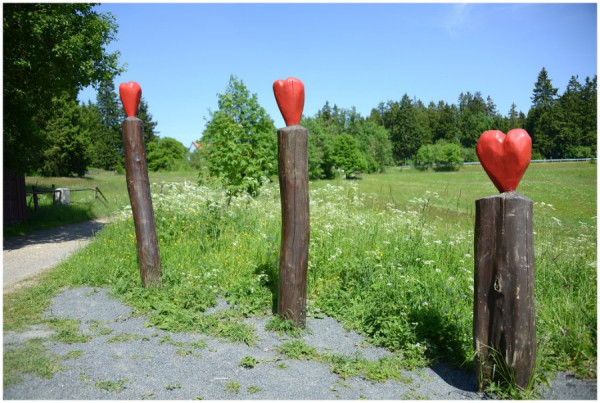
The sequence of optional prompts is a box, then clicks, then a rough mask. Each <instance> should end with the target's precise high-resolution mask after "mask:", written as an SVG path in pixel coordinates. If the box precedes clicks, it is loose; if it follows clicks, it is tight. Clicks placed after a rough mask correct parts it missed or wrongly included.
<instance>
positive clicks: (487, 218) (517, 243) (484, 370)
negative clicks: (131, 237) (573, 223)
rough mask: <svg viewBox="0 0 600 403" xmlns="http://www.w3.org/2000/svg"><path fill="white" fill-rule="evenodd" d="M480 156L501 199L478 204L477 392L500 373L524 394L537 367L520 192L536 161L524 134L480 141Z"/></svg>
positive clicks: (526, 214)
mask: <svg viewBox="0 0 600 403" xmlns="http://www.w3.org/2000/svg"><path fill="white" fill-rule="evenodd" d="M476 152H477V155H478V157H479V160H480V161H481V165H482V166H483V168H484V170H485V171H486V173H487V174H488V176H489V177H490V179H491V180H492V182H493V183H494V185H495V186H496V188H498V190H499V191H500V192H501V193H500V194H499V195H495V196H489V197H484V198H481V199H479V200H477V201H476V203H475V292H474V293H475V303H474V311H473V338H474V347H475V351H476V357H475V367H476V371H477V374H478V377H479V389H480V390H483V389H485V388H486V387H487V386H489V384H490V382H491V381H492V380H494V379H495V378H498V376H499V375H500V374H501V375H502V376H503V377H504V379H513V380H514V382H515V383H516V385H517V386H518V387H520V388H523V389H525V388H526V387H527V386H528V384H529V382H530V380H531V378H532V375H533V370H534V367H535V360H536V336H535V305H534V283H535V262H534V253H533V202H532V201H531V200H530V199H528V198H527V197H525V196H523V195H521V194H520V193H518V192H516V189H517V186H518V185H519V181H520V180H521V178H522V177H523V174H524V173H525V170H526V169H527V166H528V165H529V161H530V160H531V138H530V137H529V135H528V134H527V132H526V131H525V130H523V129H513V130H511V131H509V132H508V134H507V135H506V136H505V135H504V133H502V132H500V131H498V130H490V131H487V132H485V133H483V134H482V135H481V137H480V138H479V141H478V142H477V147H476Z"/></svg>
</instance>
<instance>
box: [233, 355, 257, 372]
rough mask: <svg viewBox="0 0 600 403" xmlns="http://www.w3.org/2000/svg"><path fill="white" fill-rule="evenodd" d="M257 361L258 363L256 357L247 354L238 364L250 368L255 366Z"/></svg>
mask: <svg viewBox="0 0 600 403" xmlns="http://www.w3.org/2000/svg"><path fill="white" fill-rule="evenodd" d="M258 363H259V361H258V360H257V359H256V358H254V357H251V356H249V355H247V356H245V357H243V358H242V359H241V360H240V363H239V364H238V365H239V366H240V367H244V368H248V369H250V368H254V367H255V366H257V365H258Z"/></svg>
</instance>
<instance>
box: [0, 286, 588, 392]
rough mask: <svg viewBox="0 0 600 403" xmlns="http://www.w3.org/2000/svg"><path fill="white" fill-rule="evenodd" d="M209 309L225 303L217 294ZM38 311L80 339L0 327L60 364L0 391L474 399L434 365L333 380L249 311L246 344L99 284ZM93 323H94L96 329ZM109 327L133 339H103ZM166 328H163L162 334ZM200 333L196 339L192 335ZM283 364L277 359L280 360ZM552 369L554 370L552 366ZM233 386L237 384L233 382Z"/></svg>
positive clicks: (372, 351)
mask: <svg viewBox="0 0 600 403" xmlns="http://www.w3.org/2000/svg"><path fill="white" fill-rule="evenodd" d="M216 309H227V305H226V303H225V302H224V301H221V302H220V304H219V305H218V307H217V308H216ZM44 316H45V317H47V318H69V319H76V320H78V321H79V326H80V329H81V331H82V332H83V334H86V335H89V336H91V339H90V340H89V341H87V342H84V343H72V344H66V343H62V342H57V341H52V340H50V339H49V337H50V336H51V335H52V332H51V331H50V330H49V329H48V328H45V327H44V326H37V327H35V328H32V329H29V330H28V331H25V332H20V333H17V332H6V333H4V349H5V350H8V349H12V348H17V347H18V346H20V345H22V344H23V343H24V342H25V341H27V340H29V339H32V338H44V339H45V340H46V341H45V342H44V345H45V346H46V347H47V348H48V350H49V351H50V352H52V353H53V354H56V355H58V356H61V357H64V356H65V355H66V354H67V353H69V352H72V351H79V352H80V353H79V356H78V357H76V358H75V357H74V358H68V359H63V360H62V361H61V365H62V366H63V369H62V370H61V371H58V372H56V373H55V374H54V376H53V377H52V378H50V379H42V378H38V377H36V376H33V375H29V374H27V375H25V376H24V379H23V381H22V382H20V383H17V384H12V385H10V386H8V387H7V388H5V389H4V394H3V397H4V399H36V400H46V399H48V400H57V399H85V400H88V399H110V400H122V399H136V400H140V399H161V400H171V399H186V400H190V399H195V398H203V399H208V400H218V399H226V400H233V399H261V400H265V399H267V400H279V399H286V400H295V399H303V400H317V399H318V400H323V399H326V400H337V399H344V400H354V399H368V400H382V399H395V400H397V399H411V400H415V399H435V400H443V399H454V400H457V399H461V400H462V399H484V398H486V396H485V395H483V394H479V393H477V392H476V387H477V385H476V379H475V375H474V373H472V372H467V371H462V370H459V369H455V368H452V367H449V366H445V365H442V364H437V365H435V366H434V367H433V368H424V369H421V370H417V371H414V372H406V373H405V374H404V375H405V376H406V378H407V381H393V380H388V381H386V382H383V383H373V382H369V381H366V380H364V379H361V378H358V377H355V378H350V379H346V380H343V379H342V378H340V377H339V376H337V375H336V374H334V373H332V372H331V371H330V368H329V366H328V365H327V364H322V363H319V362H316V361H305V360H294V359H287V358H285V357H283V356H282V355H281V354H280V353H278V352H277V346H279V345H281V344H282V343H284V342H286V341H289V340H291V338H289V337H286V336H279V335H278V334H277V333H274V332H266V331H265V330H264V327H265V324H266V323H267V321H268V319H269V318H249V319H247V323H248V324H251V325H252V326H253V327H254V330H255V332H256V334H257V336H258V339H259V340H258V343H257V345H256V346H254V347H248V346H247V345H245V344H240V343H228V342H225V341H223V340H222V339H215V338H212V337H209V336H206V335H202V334H194V333H184V334H182V333H169V332H166V331H163V330H160V329H156V328H153V327H151V326H148V325H147V324H146V323H147V319H146V318H145V317H143V316H137V317H136V316H132V310H131V308H129V307H127V306H125V305H123V304H122V303H120V302H118V301H117V300H115V299H114V298H112V297H110V296H109V295H108V290H107V289H104V288H74V289H67V290H64V291H63V292H61V293H60V294H58V295H57V296H56V297H54V298H53V300H52V304H51V306H50V308H49V309H48V310H47V311H46V312H45V313H44ZM308 328H309V329H310V333H309V334H305V335H304V336H303V337H302V340H303V341H304V342H305V343H306V344H308V345H310V346H313V347H315V348H316V349H317V351H319V352H328V353H338V354H343V355H346V356H357V355H358V356H362V357H364V358H366V359H369V360H377V359H379V358H381V357H384V356H386V355H389V354H390V353H389V352H388V351H387V350H385V349H382V348H376V347H373V346H370V345H368V344H367V343H365V342H364V340H363V338H362V337H361V336H360V335H358V334H356V333H354V332H351V331H346V330H344V329H343V327H342V326H341V325H340V324H339V323H338V322H337V321H336V320H334V319H332V318H329V317H325V318H324V319H313V318H309V319H308ZM100 329H102V331H100ZM118 335H130V336H133V337H134V338H135V339H133V340H128V341H121V342H109V341H108V340H109V339H110V338H113V337H115V336H118ZM166 336H168V337H166ZM199 341H200V343H198V342H199ZM245 356H251V357H254V358H255V359H256V360H258V361H259V363H258V364H257V365H256V366H255V367H254V368H251V369H246V368H242V367H241V366H240V365H239V363H240V360H241V359H242V358H243V357H245ZM283 364H285V365H283ZM559 375H560V374H559ZM236 385H237V387H236ZM543 397H544V398H545V399H596V383H595V382H593V385H592V383H590V382H586V381H581V380H577V379H574V378H569V377H565V376H564V374H563V375H560V376H559V377H558V378H557V380H556V381H555V382H554V383H553V390H552V391H547V392H546V393H545V394H544V396H543Z"/></svg>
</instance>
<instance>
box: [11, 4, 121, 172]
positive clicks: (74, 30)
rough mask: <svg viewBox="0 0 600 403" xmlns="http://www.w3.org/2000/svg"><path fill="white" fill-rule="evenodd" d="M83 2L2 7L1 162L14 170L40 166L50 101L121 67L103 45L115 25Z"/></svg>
mask: <svg viewBox="0 0 600 403" xmlns="http://www.w3.org/2000/svg"><path fill="white" fill-rule="evenodd" d="M94 7H95V5H93V4H85V3H71V4H69V3H60V4H58V3H54V4H52V3H35V4H34V3H28V4H19V3H14V4H6V5H4V6H3V10H4V12H3V15H4V20H3V34H4V35H3V36H4V52H3V69H4V86H3V99H4V114H3V125H4V126H3V137H4V149H5V150H10V151H11V152H10V153H7V154H5V159H4V166H5V167H7V166H8V167H10V168H11V169H13V170H16V171H17V172H25V171H33V170H36V169H38V168H39V166H40V163H41V161H42V158H41V154H42V152H43V150H44V149H45V148H46V141H47V140H48V138H47V137H46V135H45V133H44V132H42V131H41V128H43V124H42V123H43V122H44V121H45V120H46V119H47V117H48V116H49V115H51V111H52V100H53V99H54V98H57V97H60V96H62V95H63V94H64V93H67V94H68V95H69V97H70V99H74V98H75V97H76V95H77V92H78V91H79V90H80V89H81V88H83V87H85V86H87V85H90V84H98V83H99V82H101V81H102V80H104V79H106V77H113V76H114V75H116V74H118V73H120V72H122V69H121V68H120V67H118V56H119V54H118V52H114V53H108V52H107V51H106V45H108V44H109V43H110V42H112V41H113V40H114V39H115V35H116V31H117V24H116V23H115V20H114V17H112V16H111V15H109V14H103V13H98V12H95V11H94V10H93V8H94Z"/></svg>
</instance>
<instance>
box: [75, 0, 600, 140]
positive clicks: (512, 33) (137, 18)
mask: <svg viewBox="0 0 600 403" xmlns="http://www.w3.org/2000/svg"><path fill="white" fill-rule="evenodd" d="M97 10H98V11H100V12H110V13H112V14H113V15H114V16H115V18H116V21H117V23H118V24H119V32H118V40H116V41H114V42H112V43H111V44H110V45H109V47H108V50H109V51H114V50H118V51H120V52H121V57H120V61H121V63H126V64H127V71H126V72H125V73H123V74H122V75H121V76H119V77H117V79H116V80H115V85H116V87H117V88H118V85H119V84H120V83H121V82H127V81H137V82H138V83H139V84H140V85H141V87H142V93H143V96H144V98H145V99H146V100H147V101H148V105H149V110H150V113H151V114H152V115H153V119H154V120H155V121H157V122H158V127H157V130H158V131H159V132H160V133H159V135H160V136H161V137H173V138H176V139H177V140H179V141H181V142H182V143H183V144H184V145H185V146H186V147H187V146H189V145H190V143H191V142H192V141H193V140H197V139H199V138H200V137H201V136H202V132H203V130H204V127H205V124H206V119H208V118H209V116H210V114H209V110H213V111H214V110H216V109H217V94H218V93H223V92H224V91H225V88H226V87H227V83H228V81H229V77H230V75H232V74H233V75H236V76H237V77H238V78H240V79H242V80H243V81H244V84H245V85H246V86H247V87H248V89H249V90H250V92H251V93H256V94H257V96H258V101H259V103H260V104H261V105H262V106H263V107H264V108H265V109H266V111H267V113H268V114H269V115H270V116H271V118H272V119H273V120H274V122H275V126H276V127H283V126H284V122H283V119H282V117H281V115H280V113H279V110H278V108H277V104H276V102H275V98H274V96H273V90H272V85H273V82H274V81H275V80H277V79H285V78H287V77H296V78H299V79H300V80H302V82H303V83H304V85H305V89H306V101H305V106H304V114H305V115H306V116H314V115H315V114H316V112H317V111H318V110H319V109H321V107H322V106H323V105H324V104H325V101H329V103H330V104H331V105H334V104H337V105H338V106H339V107H342V108H351V107H352V106H354V107H356V109H357V111H358V112H359V113H360V114H361V115H363V116H368V115H369V113H370V111H371V109H372V108H374V107H376V106H377V105H378V104H379V103H380V102H385V101H388V100H395V101H399V100H400V99H401V98H402V96H403V95H404V94H405V93H406V94H408V95H409V96H410V97H411V98H413V97H416V98H418V99H420V100H421V101H423V102H424V103H425V105H427V104H428V103H429V102H430V101H434V102H436V103H437V102H438V101H440V100H444V101H446V102H448V103H455V104H456V103H457V100H458V96H459V94H460V93H461V92H467V91H470V92H471V93H474V92H476V91H480V92H481V93H482V95H483V96H484V97H487V96H488V95H489V96H491V98H492V99H493V101H494V102H495V103H496V105H497V107H498V110H499V112H500V113H501V114H503V115H506V114H507V113H508V110H509V108H510V105H511V104H512V103H513V102H515V104H516V105H517V109H518V110H521V111H523V112H525V113H527V111H528V110H529V107H530V106H531V94H532V90H533V85H534V83H535V81H536V79H537V75H538V74H539V72H540V70H541V69H542V67H545V68H546V70H548V73H549V76H550V78H551V79H552V83H553V85H554V86H555V87H558V88H559V93H562V92H563V91H564V89H565V87H566V85H567V82H568V81H569V79H570V78H571V76H573V75H578V76H579V79H580V81H583V80H584V79H585V77H586V76H589V77H593V76H594V75H595V74H596V73H597V11H596V4H595V3H587V4H585V3H583V4H572V3H566V4H556V3H546V4H543V3H528V4H518V3H517V4H515V3H495V4H480V3H469V4H453V3H447V4H424V3H417V4H390V3H384V4H343V3H342V4H340V3H338V4H315V3H312V4H311V3H307V4H291V3H290V4H272V3H271V4H268V3H264V4H191V3H183V4H170V3H166V4H157V3H128V4H120V3H104V4H102V5H100V6H99V7H97ZM88 99H92V100H95V92H94V91H93V89H85V90H84V91H82V92H81V93H80V100H82V101H87V100H88Z"/></svg>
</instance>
